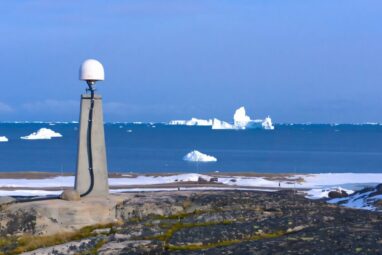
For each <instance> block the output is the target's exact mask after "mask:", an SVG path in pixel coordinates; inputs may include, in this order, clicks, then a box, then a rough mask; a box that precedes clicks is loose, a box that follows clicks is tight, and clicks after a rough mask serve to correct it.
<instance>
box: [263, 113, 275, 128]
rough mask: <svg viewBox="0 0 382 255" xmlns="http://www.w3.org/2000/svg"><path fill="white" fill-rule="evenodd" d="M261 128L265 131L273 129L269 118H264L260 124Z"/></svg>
mask: <svg viewBox="0 0 382 255" xmlns="http://www.w3.org/2000/svg"><path fill="white" fill-rule="evenodd" d="M261 126H262V127H263V128H264V129H267V130H273V129H275V127H274V126H273V124H272V119H271V117H269V116H268V117H266V118H265V119H264V120H263V122H262V123H261Z"/></svg>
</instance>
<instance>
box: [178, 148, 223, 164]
mask: <svg viewBox="0 0 382 255" xmlns="http://www.w3.org/2000/svg"><path fill="white" fill-rule="evenodd" d="M183 160H185V161H190V162H216V161H218V160H217V159H216V158H215V157H213V156H210V155H207V154H203V153H201V152H200V151H197V150H194V151H191V152H189V153H187V155H185V156H184V157H183Z"/></svg>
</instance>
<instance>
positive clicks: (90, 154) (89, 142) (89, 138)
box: [16, 81, 94, 203]
mask: <svg viewBox="0 0 382 255" xmlns="http://www.w3.org/2000/svg"><path fill="white" fill-rule="evenodd" d="M87 83H88V86H89V91H90V100H91V101H90V109H89V123H88V130H87V151H88V164H89V174H90V185H89V188H88V190H87V191H86V192H85V193H83V194H81V195H80V197H84V196H87V195H88V194H89V193H90V192H92V190H93V188H94V172H93V152H92V127H93V110H94V88H93V84H94V83H93V81H87ZM60 198H61V197H60V196H49V197H34V198H25V199H24V198H22V199H20V200H17V201H16V202H17V203H23V202H33V201H43V200H52V199H60Z"/></svg>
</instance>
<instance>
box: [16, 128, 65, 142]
mask: <svg viewBox="0 0 382 255" xmlns="http://www.w3.org/2000/svg"><path fill="white" fill-rule="evenodd" d="M53 137H62V135H61V134H60V133H57V132H54V131H53V130H51V129H49V128H40V129H39V130H38V131H37V132H33V133H32V134H30V135H27V136H22V137H20V138H21V139H25V140H40V139H52V138H53Z"/></svg>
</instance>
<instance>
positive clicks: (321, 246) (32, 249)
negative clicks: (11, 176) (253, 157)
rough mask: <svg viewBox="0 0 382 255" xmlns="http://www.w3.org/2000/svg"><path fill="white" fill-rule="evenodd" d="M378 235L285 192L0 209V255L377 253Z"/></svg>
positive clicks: (376, 226)
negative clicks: (63, 209)
mask: <svg viewBox="0 0 382 255" xmlns="http://www.w3.org/2000/svg"><path fill="white" fill-rule="evenodd" d="M48 202H49V203H48ZM70 203H71V204H70ZM97 203H98V205H97ZM69 205H70V206H71V209H70V208H68V209H67V211H66V212H64V211H62V207H65V208H66V207H67V206H69ZM49 206H50V207H49ZM97 206H98V207H97ZM49 208H50V209H49ZM97 208H98V209H97ZM99 208H103V209H102V210H101V209H99ZM95 210H97V211H95ZM53 212H55V213H53ZM47 215H48V216H49V217H46V216H47ZM64 218H66V219H64ZM64 220H65V223H63V222H64ZM87 220H88V221H89V222H86V221H87ZM86 223H89V224H86ZM63 224H66V226H63ZM70 224H72V225H70ZM381 228H382V214H381V213H377V212H370V211H365V210H355V209H349V208H344V207H340V206H337V205H331V204H327V203H326V202H324V201H312V200H309V199H306V198H304V197H303V196H301V195H298V194H296V193H295V192H293V191H287V190H284V191H278V192H262V191H178V192H140V193H129V194H118V195H111V196H110V197H109V198H107V202H105V201H98V202H97V200H91V201H86V200H81V201H78V202H68V201H60V200H58V201H44V203H43V202H33V203H23V204H12V203H11V204H8V205H3V207H2V208H1V211H0V236H1V237H2V238H1V241H0V254H18V253H20V252H25V251H29V253H26V254H380V253H381V252H382V231H381ZM64 230H65V233H66V234H63V233H62V232H60V231H64ZM69 230H71V232H70V231H69ZM68 233H71V234H68ZM26 236H27V237H26ZM64 237H65V238H66V239H65V238H64ZM23 238H24V239H23ZM28 238H29V239H28ZM60 238H61V239H60ZM57 239H58V240H57ZM44 242H45V243H44ZM38 243H41V246H40V247H39V245H38ZM36 244H37V245H36ZM44 246H49V247H44Z"/></svg>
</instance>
